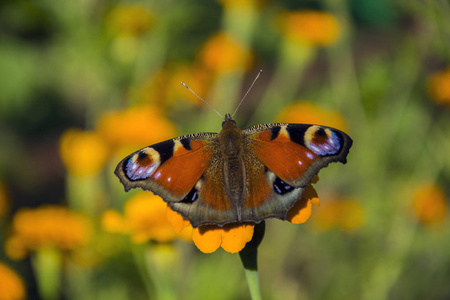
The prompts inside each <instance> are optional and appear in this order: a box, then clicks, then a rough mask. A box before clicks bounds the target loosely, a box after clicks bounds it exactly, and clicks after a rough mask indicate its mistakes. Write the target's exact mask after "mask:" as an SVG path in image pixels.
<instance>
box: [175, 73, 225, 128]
mask: <svg viewBox="0 0 450 300" xmlns="http://www.w3.org/2000/svg"><path fill="white" fill-rule="evenodd" d="M181 84H182V85H184V87H185V88H187V89H188V90H190V91H191V92H192V93H193V94H194V95H195V96H197V98H198V99H200V100H202V101H203V102H204V103H205V104H206V105H208V106H209V107H210V108H211V109H212V110H213V111H215V112H216V113H217V114H218V115H219V116H221V117H222V119H225V118H224V116H222V115H221V114H220V113H219V112H218V111H217V110H215V109H214V107H212V106H211V105H210V104H209V103H208V102H206V101H205V100H203V98H202V97H200V96H199V95H197V93H196V92H194V91H193V90H192V89H191V88H190V87H188V86H187V85H186V83H184V82H183V81H182V82H181Z"/></svg>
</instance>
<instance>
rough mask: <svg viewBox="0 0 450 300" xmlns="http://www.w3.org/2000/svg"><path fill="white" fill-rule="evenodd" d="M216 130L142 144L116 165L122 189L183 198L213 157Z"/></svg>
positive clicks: (171, 199)
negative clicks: (148, 144)
mask: <svg viewBox="0 0 450 300" xmlns="http://www.w3.org/2000/svg"><path fill="white" fill-rule="evenodd" d="M216 135H217V134H215V133H200V134H194V135H187V136H182V137H179V138H175V139H172V140H167V141H164V142H161V143H158V144H155V145H152V146H149V147H146V148H143V149H141V150H139V151H137V152H135V153H133V154H131V155H129V156H128V157H126V158H125V159H123V160H122V161H121V162H120V163H119V164H118V166H117V168H116V170H115V174H116V175H117V176H118V177H119V179H120V181H121V182H122V184H123V185H124V187H125V190H127V191H128V190H130V189H132V188H138V187H139V188H142V189H144V190H150V191H152V192H154V193H155V194H157V195H159V196H161V197H162V198H163V199H164V200H166V201H182V200H183V199H184V198H185V197H186V196H187V195H188V193H189V192H190V191H191V190H192V188H193V187H194V186H195V184H196V183H197V182H198V181H199V179H200V177H201V176H202V174H203V173H204V172H205V170H206V168H207V167H208V165H209V164H210V161H211V159H212V152H211V147H213V146H212V141H213V140H214V138H215V136H216Z"/></svg>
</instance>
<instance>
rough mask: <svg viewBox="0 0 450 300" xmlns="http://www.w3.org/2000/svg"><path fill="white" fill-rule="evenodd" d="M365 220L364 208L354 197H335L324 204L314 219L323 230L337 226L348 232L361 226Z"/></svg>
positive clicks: (314, 222)
mask: <svg viewBox="0 0 450 300" xmlns="http://www.w3.org/2000/svg"><path fill="white" fill-rule="evenodd" d="M364 222H365V212H364V209H363V208H362V206H361V205H360V204H359V203H358V202H356V201H354V200H352V199H335V200H333V201H331V202H329V203H327V204H325V205H323V207H321V209H319V210H317V212H316V213H315V216H314V219H313V224H314V225H315V226H316V227H317V228H319V229H321V230H328V229H331V228H333V227H336V228H338V229H340V230H343V231H346V232H351V231H354V230H356V229H358V228H360V227H361V226H362V225H363V224H364Z"/></svg>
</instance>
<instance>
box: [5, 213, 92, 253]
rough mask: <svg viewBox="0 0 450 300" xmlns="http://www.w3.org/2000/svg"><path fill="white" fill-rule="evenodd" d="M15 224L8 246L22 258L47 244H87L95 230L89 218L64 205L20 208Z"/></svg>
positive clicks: (65, 247)
mask: <svg viewBox="0 0 450 300" xmlns="http://www.w3.org/2000/svg"><path fill="white" fill-rule="evenodd" d="M12 224H13V235H12V236H11V237H10V238H9V239H8V240H7V242H6V247H5V248H6V253H7V254H8V256H9V257H11V258H13V259H21V258H23V257H24V256H25V255H26V254H27V253H28V252H30V251H35V250H39V249H42V248H46V247H55V248H57V249H59V250H62V251H67V250H73V249H76V248H79V247H81V246H83V245H86V244H87V243H88V241H89V240H90V238H91V234H92V227H91V223H90V222H89V220H88V219H87V218H85V217H84V216H82V215H80V214H77V213H75V212H73V211H71V210H69V209H67V208H66V207H63V206H43V207H39V208H36V209H26V208H25V209H20V210H19V211H18V212H17V213H16V214H15V215H14V218H13V221H12Z"/></svg>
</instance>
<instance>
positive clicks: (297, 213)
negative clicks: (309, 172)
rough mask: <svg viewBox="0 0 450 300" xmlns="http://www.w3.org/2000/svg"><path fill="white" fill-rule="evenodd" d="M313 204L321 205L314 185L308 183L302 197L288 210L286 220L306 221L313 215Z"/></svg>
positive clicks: (298, 222)
mask: <svg viewBox="0 0 450 300" xmlns="http://www.w3.org/2000/svg"><path fill="white" fill-rule="evenodd" d="M312 204H314V205H319V204H320V202H319V196H318V195H317V192H316V190H315V189H314V188H313V187H312V185H308V186H307V187H306V188H305V191H304V192H303V195H302V198H301V199H300V200H298V201H297V202H296V203H295V204H294V206H293V207H292V208H291V209H290V210H289V211H288V213H287V215H286V220H288V221H289V222H291V223H294V224H301V223H305V222H306V221H307V220H308V219H309V217H310V216H311V210H312Z"/></svg>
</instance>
